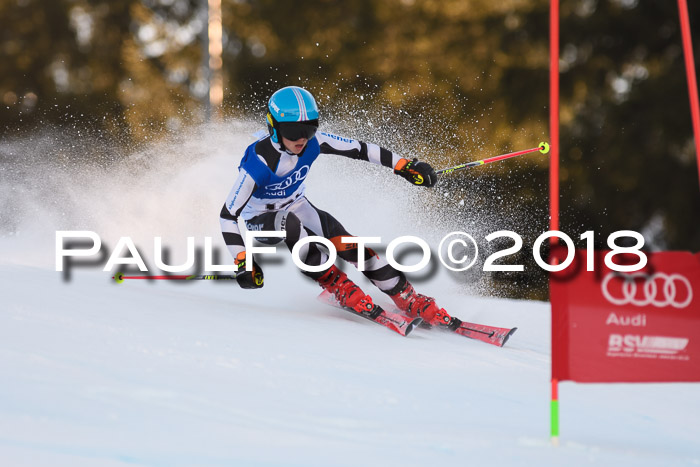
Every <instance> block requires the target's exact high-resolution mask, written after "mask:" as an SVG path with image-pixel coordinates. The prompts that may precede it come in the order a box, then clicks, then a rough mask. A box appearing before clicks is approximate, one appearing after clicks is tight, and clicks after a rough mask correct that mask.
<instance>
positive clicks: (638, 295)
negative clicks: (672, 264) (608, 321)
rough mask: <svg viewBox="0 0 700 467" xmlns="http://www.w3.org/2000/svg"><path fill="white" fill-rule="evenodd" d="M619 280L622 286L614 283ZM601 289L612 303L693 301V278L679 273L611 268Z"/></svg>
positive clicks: (682, 305) (677, 304)
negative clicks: (649, 273)
mask: <svg viewBox="0 0 700 467" xmlns="http://www.w3.org/2000/svg"><path fill="white" fill-rule="evenodd" d="M618 281H619V282H621V283H622V285H621V287H618V286H615V285H614V284H615V283H616V282H618ZM600 289H601V291H602V292H603V296H604V297H605V298H606V299H607V300H608V301H609V302H610V303H612V304H613V305H634V306H647V305H653V306H655V307H658V308H663V307H666V306H672V307H674V308H686V307H687V306H688V305H690V302H692V301H693V288H692V287H691V286H690V281H689V280H688V279H687V278H686V277H685V276H682V275H680V274H664V273H663V272H657V273H654V274H652V275H648V274H643V273H635V274H616V273H612V272H611V273H610V274H608V275H607V276H605V278H604V279H603V282H602V284H601V285H600Z"/></svg>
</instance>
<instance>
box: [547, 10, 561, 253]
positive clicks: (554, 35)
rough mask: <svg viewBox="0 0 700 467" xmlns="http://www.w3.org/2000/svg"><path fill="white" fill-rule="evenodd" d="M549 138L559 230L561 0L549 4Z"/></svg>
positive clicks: (553, 220)
mask: <svg viewBox="0 0 700 467" xmlns="http://www.w3.org/2000/svg"><path fill="white" fill-rule="evenodd" d="M549 140H550V142H551V143H552V154H551V155H550V156H549V216H550V220H549V230H559V0H551V1H550V6H549ZM554 239H555V237H552V241H553V242H554Z"/></svg>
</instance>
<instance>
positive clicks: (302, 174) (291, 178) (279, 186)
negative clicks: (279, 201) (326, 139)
mask: <svg viewBox="0 0 700 467" xmlns="http://www.w3.org/2000/svg"><path fill="white" fill-rule="evenodd" d="M308 174H309V166H308V165H302V166H301V167H299V169H298V170H296V171H294V172H292V173H291V174H289V175H288V176H287V177H286V178H285V179H284V180H282V181H281V182H280V183H274V184H272V185H268V187H267V191H277V190H286V189H287V188H289V187H290V186H292V185H294V184H296V183H299V182H301V181H302V180H304V179H305V178H306V176H307V175H308Z"/></svg>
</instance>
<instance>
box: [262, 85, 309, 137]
mask: <svg viewBox="0 0 700 467" xmlns="http://www.w3.org/2000/svg"><path fill="white" fill-rule="evenodd" d="M267 109H268V112H267V129H268V131H269V132H270V137H271V138H272V141H274V142H275V143H280V144H281V143H282V141H281V139H280V138H279V136H280V135H282V136H283V137H285V138H287V139H288V140H290V141H297V140H299V139H301V138H306V139H311V138H313V137H314V135H315V134H316V130H317V129H318V106H316V100H315V99H314V96H312V95H311V93H310V92H309V91H307V90H306V89H304V88H300V87H298V86H287V87H286V88H282V89H279V90H278V91H275V93H274V94H273V95H272V97H270V102H269V103H268V105H267Z"/></svg>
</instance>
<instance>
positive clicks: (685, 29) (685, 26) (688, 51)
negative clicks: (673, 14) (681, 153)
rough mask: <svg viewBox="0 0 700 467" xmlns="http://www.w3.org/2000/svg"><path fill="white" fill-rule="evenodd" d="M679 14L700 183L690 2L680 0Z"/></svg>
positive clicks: (699, 120)
mask: <svg viewBox="0 0 700 467" xmlns="http://www.w3.org/2000/svg"><path fill="white" fill-rule="evenodd" d="M678 14H679V15H680V21H681V35H682V36H683V55H684V57H685V73H686V76H687V79H688V94H689V99H690V113H691V115H692V118H693V136H694V137H695V157H696V158H697V161H698V180H699V181H700V105H699V104H698V82H697V78H696V77H695V59H694V58H693V42H692V40H691V37H690V17H689V16H688V2H687V1H686V0H678Z"/></svg>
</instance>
